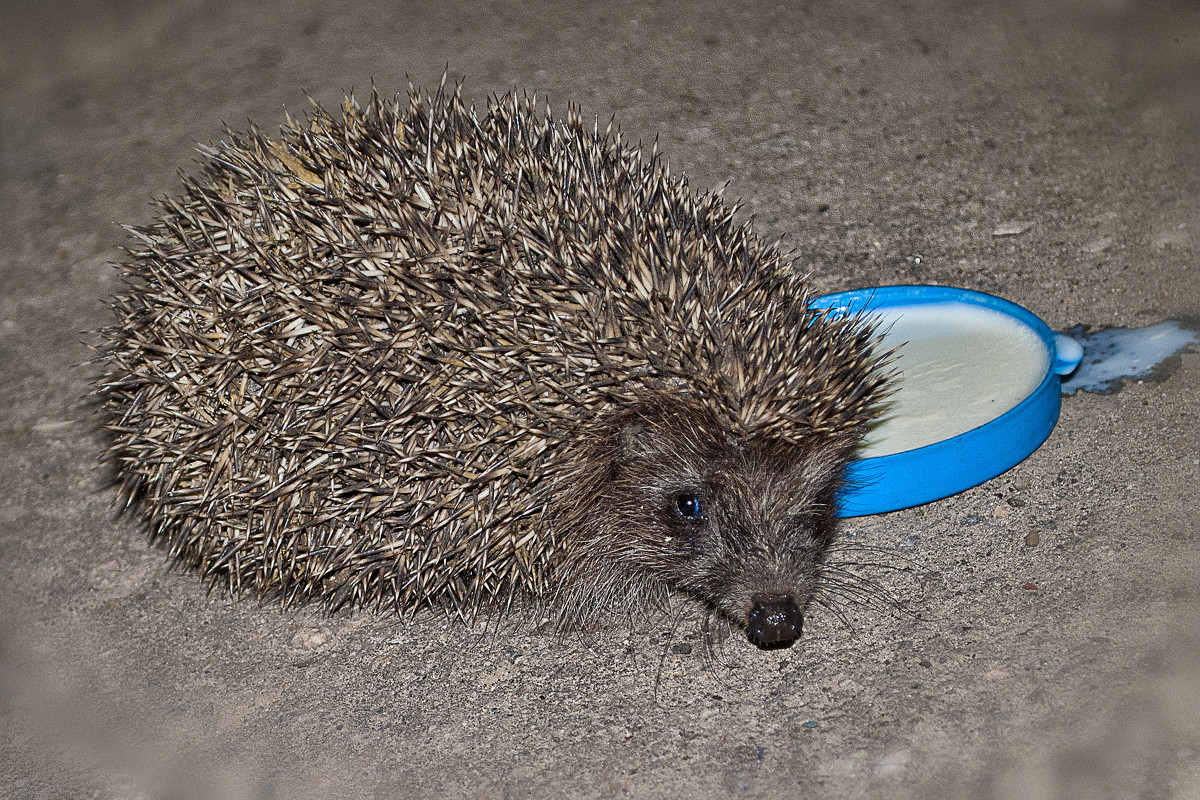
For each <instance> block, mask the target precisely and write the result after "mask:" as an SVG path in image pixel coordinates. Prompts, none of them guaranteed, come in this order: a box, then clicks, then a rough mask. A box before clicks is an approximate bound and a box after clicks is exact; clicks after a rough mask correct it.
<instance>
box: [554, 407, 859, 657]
mask: <svg viewBox="0 0 1200 800" xmlns="http://www.w3.org/2000/svg"><path fill="white" fill-rule="evenodd" d="M856 441H857V437H856V436H855V435H853V434H852V433H849V432H846V433H843V434H842V435H829V434H821V435H815V434H814V435H810V436H807V437H803V438H801V439H799V440H786V439H782V438H779V437H775V436H770V435H751V436H746V435H745V434H744V433H742V432H740V431H738V430H737V429H736V428H735V426H734V425H733V424H732V423H731V421H730V420H729V418H728V416H727V415H725V414H720V413H715V412H714V411H713V410H712V409H710V408H707V407H705V405H704V404H703V403H702V402H700V401H698V400H695V399H689V398H686V397H683V398H680V397H668V396H660V397H655V398H647V399H646V400H644V401H643V402H642V403H639V404H638V405H636V406H634V407H632V408H627V409H624V410H622V411H621V412H619V413H615V414H613V415H611V416H610V417H609V418H608V419H605V420H603V421H602V422H601V423H600V424H598V426H597V428H596V430H595V432H594V433H593V435H592V436H591V437H589V439H588V441H587V442H586V443H585V444H584V445H583V446H584V447H585V448H586V450H587V451H588V452H586V454H585V458H584V459H583V460H584V461H585V462H586V463H588V464H591V465H593V468H594V470H595V472H594V474H593V475H592V476H590V477H591V480H590V481H589V480H582V481H579V482H578V483H577V484H576V491H571V492H560V494H562V495H564V496H566V497H570V498H572V499H571V500H570V501H569V502H572V503H573V504H574V505H575V509H576V513H570V512H566V513H564V514H563V518H567V519H570V520H571V521H570V524H569V525H566V526H563V531H564V532H563V535H564V538H565V539H566V547H565V549H566V553H567V556H566V558H565V569H564V571H563V573H562V576H561V584H560V589H559V592H560V594H561V595H562V596H561V597H560V599H561V601H562V602H561V603H560V604H559V605H560V608H561V609H562V613H563V614H565V615H566V617H565V622H566V624H567V625H568V626H572V625H576V624H585V623H586V622H587V620H588V618H589V617H590V616H592V615H594V614H599V613H607V612H613V611H618V612H620V611H631V610H637V609H638V608H639V607H641V606H643V605H645V604H646V603H653V602H661V601H662V600H664V599H665V598H666V597H667V595H669V594H671V593H682V594H684V595H687V596H689V597H691V598H692V599H695V600H698V601H700V602H701V603H703V604H704V605H705V606H707V607H708V608H709V609H711V610H713V611H715V612H717V613H718V614H720V615H721V616H723V617H724V618H725V619H727V620H728V621H730V622H732V623H733V624H735V625H737V626H739V627H741V628H743V629H745V630H746V632H747V635H748V636H749V638H750V639H751V641H753V642H754V643H755V644H757V645H759V646H760V647H764V648H771V647H782V646H788V645H790V644H792V643H793V642H794V641H795V640H796V639H798V638H799V636H800V633H801V627H802V621H803V614H804V611H805V609H806V607H807V605H808V604H809V602H810V600H811V599H812V598H813V595H814V592H815V591H816V588H817V584H818V581H819V579H820V571H821V565H822V562H823V559H824V556H825V552H826V550H827V548H828V546H829V544H830V542H831V540H832V537H833V531H834V523H835V517H836V505H835V503H836V494H837V491H838V489H839V488H840V486H841V478H842V471H843V468H844V466H845V464H846V462H847V460H848V459H849V457H850V454H851V452H852V450H853V447H854V445H855V443H856Z"/></svg>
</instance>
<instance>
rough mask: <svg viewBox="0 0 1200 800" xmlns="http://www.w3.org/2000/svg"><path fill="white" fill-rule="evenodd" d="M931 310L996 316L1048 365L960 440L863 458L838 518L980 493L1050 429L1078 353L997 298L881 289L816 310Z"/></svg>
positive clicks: (946, 290) (845, 295) (849, 478)
mask: <svg viewBox="0 0 1200 800" xmlns="http://www.w3.org/2000/svg"><path fill="white" fill-rule="evenodd" d="M931 303H963V304H967V305H974V306H982V307H984V308H987V309H990V310H992V311H998V312H1000V313H1002V314H1004V315H1006V316H1008V317H1011V318H1012V319H1014V320H1016V321H1017V322H1019V323H1021V324H1023V325H1025V326H1026V327H1028V328H1030V329H1032V330H1033V331H1034V332H1035V333H1036V334H1037V336H1038V338H1039V339H1040V340H1041V341H1042V343H1043V344H1044V345H1045V347H1046V350H1047V353H1048V355H1049V358H1048V359H1047V364H1048V366H1047V368H1046V373H1045V375H1043V377H1042V380H1041V382H1040V383H1039V384H1038V386H1037V388H1036V389H1034V390H1033V391H1032V392H1031V393H1030V394H1029V395H1028V396H1026V397H1025V399H1024V400H1022V401H1021V402H1019V403H1018V404H1017V405H1016V406H1015V407H1013V408H1011V409H1009V410H1008V411H1006V412H1004V413H1003V414H1001V415H999V416H998V417H995V418H994V419H992V420H990V421H988V422H985V423H984V424H982V425H979V426H978V427H976V428H973V429H971V430H969V431H967V432H966V433H961V434H958V435H957V436H951V437H949V438H946V439H942V440H941V441H937V442H934V443H933V444H929V445H925V446H924V447H917V448H914V449H912V450H904V451H901V452H899V453H891V454H889V455H884V456H875V457H871V458H861V459H859V460H858V461H854V462H852V463H851V464H850V466H849V468H848V470H847V473H846V488H845V489H844V490H843V491H842V494H841V496H840V497H839V508H838V513H839V516H842V517H861V516H865V515H867V514H882V513H884V512H887V511H896V510H898V509H901V508H909V507H911V506H919V505H921V504H922V503H929V502H932V501H934V500H940V499H942V498H943V497H949V496H950V495H952V494H957V493H958V492H961V491H964V490H966V489H969V488H971V487H972V486H978V485H979V484H981V483H983V482H984V481H987V480H990V479H992V478H994V477H996V476H997V475H1000V474H1001V473H1003V472H1007V471H1008V470H1009V469H1011V468H1012V467H1014V466H1016V465H1017V464H1019V463H1021V462H1022V461H1024V460H1025V459H1026V458H1027V457H1028V456H1029V455H1030V454H1031V453H1032V452H1033V451H1034V450H1037V449H1038V447H1039V446H1041V444H1042V442H1044V441H1046V438H1047V437H1048V436H1049V435H1050V432H1051V431H1053V430H1054V425H1055V423H1056V422H1058V412H1059V408H1060V406H1061V403H1062V393H1061V390H1060V384H1061V377H1060V376H1062V375H1066V374H1068V373H1070V372H1072V371H1073V370H1074V369H1075V367H1076V366H1078V364H1079V361H1080V359H1081V358H1082V357H1083V348H1082V347H1080V345H1079V343H1078V342H1076V341H1075V340H1073V339H1071V338H1070V337H1068V336H1063V335H1062V334H1058V333H1055V332H1054V331H1052V330H1050V328H1049V327H1048V326H1047V325H1046V323H1045V322H1043V321H1042V320H1041V319H1039V318H1038V317H1037V315H1036V314H1034V313H1033V312H1031V311H1029V310H1028V309H1025V308H1022V307H1021V306H1019V305H1017V304H1016V303H1010V302H1009V301H1007V300H1003V299H1001V298H999V297H996V296H994V295H990V294H984V293H983V292H975V291H972V290H970V289H955V288H950V287H946V286H879V287H875V288H871V289H856V290H854V291H849V292H838V293H837V294H830V295H825V296H824V297H818V298H816V299H815V300H814V301H813V307H815V308H827V309H830V310H832V311H834V312H835V313H841V314H854V313H859V312H864V311H868V312H869V311H884V310H886V311H888V312H890V313H897V312H901V313H902V309H904V308H906V307H918V306H923V305H928V304H931Z"/></svg>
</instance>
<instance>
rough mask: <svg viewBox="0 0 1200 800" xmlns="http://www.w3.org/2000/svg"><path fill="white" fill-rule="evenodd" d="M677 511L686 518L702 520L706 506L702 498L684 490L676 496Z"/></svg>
mask: <svg viewBox="0 0 1200 800" xmlns="http://www.w3.org/2000/svg"><path fill="white" fill-rule="evenodd" d="M675 511H676V513H678V514H679V516H681V517H683V518H684V519H686V520H692V521H697V522H698V521H700V520H702V519H704V508H703V507H702V506H701V505H700V498H699V497H697V496H696V495H695V494H694V493H693V492H683V493H681V494H678V495H676V496H675Z"/></svg>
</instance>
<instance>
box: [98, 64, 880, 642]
mask: <svg viewBox="0 0 1200 800" xmlns="http://www.w3.org/2000/svg"><path fill="white" fill-rule="evenodd" d="M224 137H225V138H224V139H223V140H222V141H221V142H220V143H219V144H217V145H215V146H201V147H200V151H201V154H202V164H201V169H200V170H199V171H198V172H197V173H196V174H194V175H192V176H186V175H185V176H184V177H183V193H182V196H180V197H178V198H174V199H172V198H168V199H162V200H159V201H158V207H157V209H156V214H155V216H154V218H153V220H152V222H151V224H149V225H146V226H138V227H130V228H129V229H128V230H129V231H130V232H131V235H132V236H133V237H134V239H135V242H134V244H132V245H131V246H130V247H129V248H128V249H127V251H126V253H127V255H126V261H125V263H123V264H122V265H120V268H121V269H122V270H123V279H124V288H123V289H122V290H121V292H122V293H121V294H119V295H118V296H117V297H116V298H114V300H113V301H112V306H113V310H114V312H115V317H116V321H115V322H114V323H113V324H111V325H110V326H109V327H107V328H105V329H104V330H103V331H101V332H100V339H101V343H100V345H99V346H98V347H99V350H100V361H101V363H102V365H103V367H102V375H101V376H100V378H99V381H98V386H97V390H96V391H97V395H98V397H99V400H100V406H101V410H102V413H103V415H104V420H103V423H102V424H103V427H104V428H105V429H106V431H107V434H108V436H107V449H106V451H105V453H104V456H103V458H104V460H106V461H107V462H108V463H109V464H110V465H111V467H112V469H113V472H114V475H115V478H116V481H117V482H118V484H119V493H118V494H119V498H120V501H119V502H120V505H121V507H122V508H128V507H131V506H132V507H135V508H136V509H137V510H138V513H139V515H140V516H141V517H142V518H143V520H144V522H145V524H146V525H147V526H148V529H149V531H150V535H151V537H152V539H154V540H158V541H162V542H165V543H166V547H167V550H168V551H169V553H170V555H171V556H172V557H174V558H175V559H176V560H177V561H178V562H181V563H183V564H186V565H189V566H191V567H195V568H197V569H198V570H199V572H200V573H201V574H202V575H203V576H204V577H205V578H206V579H207V580H208V581H209V582H210V585H211V586H219V587H222V588H223V589H224V590H227V591H228V592H230V593H232V594H235V595H236V594H241V593H246V592H249V593H254V594H256V595H258V596H260V597H264V598H276V599H278V600H280V601H282V602H283V603H284V604H285V605H291V604H295V603H303V602H312V603H319V604H320V605H321V606H323V607H324V608H325V609H327V610H328V611H330V612H333V611H337V610H338V609H342V608H360V607H369V608H374V609H385V610H386V609H390V610H394V611H396V612H399V613H401V614H412V613H416V612H417V611H419V610H421V609H428V608H441V609H445V610H448V611H450V612H451V613H456V614H459V615H462V616H463V617H464V619H465V618H474V615H476V614H478V613H479V612H480V611H481V610H483V609H492V610H494V611H496V612H497V613H499V614H501V615H502V614H503V613H504V612H507V611H509V610H511V609H512V608H514V606H516V607H521V608H535V609H542V610H543V611H544V613H545V615H548V616H549V618H551V619H555V620H557V623H556V624H557V625H559V626H561V627H562V628H563V629H581V628H584V627H585V626H587V625H590V624H592V623H594V622H595V621H597V620H598V619H600V618H602V617H606V616H611V615H614V614H616V615H626V614H632V613H640V612H643V611H647V610H650V609H653V608H655V607H661V606H662V605H663V604H665V603H669V602H671V601H672V598H676V597H683V598H690V599H691V600H693V601H697V602H698V603H700V604H701V605H702V606H703V607H704V609H705V611H706V613H707V614H708V615H709V618H713V617H715V618H718V619H723V620H725V621H726V622H727V623H728V624H730V625H731V626H733V627H735V628H741V629H743V630H744V631H745V634H746V636H747V637H748V639H749V640H750V641H751V642H753V643H754V644H756V645H758V646H759V647H762V648H764V649H766V648H775V647H785V646H788V645H791V644H792V643H793V642H795V641H796V640H797V639H798V638H799V637H800V635H801V632H802V626H803V621H804V614H805V613H806V610H807V608H808V606H809V604H810V602H812V601H813V600H814V598H815V597H816V598H819V596H820V594H821V590H822V586H823V585H824V581H826V580H827V579H826V578H824V577H823V576H824V572H825V567H826V556H827V554H828V552H829V549H830V546H831V543H832V542H833V541H834V538H835V532H836V518H837V495H838V492H839V490H840V488H841V486H842V484H843V480H844V477H843V473H844V469H845V467H846V465H847V464H848V463H849V461H850V460H851V459H852V458H853V457H854V451H855V448H856V447H857V446H858V444H859V442H860V440H861V438H862V436H863V434H864V432H865V430H866V428H867V426H869V424H870V423H871V421H872V419H874V418H875V416H876V415H877V413H878V409H879V406H880V403H881V401H882V399H883V397H884V396H885V394H886V391H887V384H888V380H889V379H888V375H887V370H886V368H885V366H886V365H885V361H886V355H881V354H880V352H879V347H878V346H877V345H878V343H879V338H878V334H877V332H876V331H875V330H874V329H873V327H872V325H871V323H870V321H869V320H866V319H863V318H861V317H858V316H854V315H844V314H843V315H839V314H836V313H830V312H827V311H822V310H818V309H816V308H814V306H813V304H812V291H811V286H810V284H809V281H808V276H807V275H805V274H802V273H801V272H800V271H799V270H798V269H797V268H796V265H795V263H794V262H793V260H791V259H790V258H789V256H788V255H787V254H786V253H785V252H784V251H783V250H782V249H781V248H780V247H779V245H778V244H777V243H766V242H764V241H763V240H762V239H760V238H759V237H758V236H757V235H756V234H755V233H754V232H753V230H752V227H751V226H752V222H753V221H752V220H751V221H746V222H740V221H737V220H735V215H736V214H737V206H730V205H727V204H726V203H725V202H724V200H723V199H722V196H721V192H720V191H712V192H696V191H693V190H692V189H690V188H689V186H688V183H687V181H686V179H683V178H680V177H676V176H674V175H672V174H671V172H670V169H669V166H668V164H667V163H666V162H665V160H664V159H663V158H662V157H661V156H660V154H659V153H658V147H657V142H656V143H655V145H654V147H653V148H652V149H651V151H650V152H649V153H648V154H647V153H646V152H645V151H644V149H643V148H642V147H641V146H640V145H630V144H627V143H626V141H625V140H624V139H623V138H622V135H621V132H620V129H619V128H615V126H614V125H613V123H612V122H610V123H609V124H608V125H607V126H606V127H603V128H602V127H601V125H600V123H599V121H598V119H596V120H594V121H593V122H592V123H591V124H590V125H589V124H587V123H585V122H584V120H583V116H582V113H581V111H580V109H579V107H578V106H575V105H572V106H570V107H569V109H568V113H567V115H566V116H565V118H556V117H554V116H553V115H552V113H551V111H550V108H549V105H548V104H547V103H545V102H542V101H539V100H538V99H537V97H536V96H530V95H529V94H527V93H522V92H518V91H516V90H514V91H511V92H509V93H507V94H504V95H503V96H491V97H489V98H488V100H487V102H486V107H484V108H482V109H477V108H476V106H475V105H474V104H473V103H468V102H467V101H465V100H464V99H463V97H462V87H461V84H458V83H454V84H452V86H450V87H447V86H446V81H445V80H443V82H442V85H441V86H440V87H438V88H437V89H436V90H434V91H432V92H426V91H422V90H419V89H414V88H413V87H412V86H411V85H410V86H409V90H408V93H407V96H405V95H404V94H400V95H397V96H395V97H392V98H390V99H388V98H385V97H382V96H381V95H380V94H379V93H378V92H377V91H376V90H374V89H372V91H371V94H370V97H369V100H367V101H365V102H363V103H362V104H360V103H359V102H358V101H356V100H355V99H354V97H353V95H352V94H351V95H350V96H348V97H347V98H346V99H345V100H344V102H343V108H342V109H341V113H340V114H333V113H330V112H328V111H326V110H324V109H323V108H322V107H321V106H319V105H318V104H316V103H313V108H312V109H311V110H310V111H309V112H308V113H307V114H305V115H301V116H300V117H293V116H292V115H291V114H287V115H286V116H285V122H284V124H283V125H282V126H281V127H280V133H279V135H278V136H276V137H274V138H271V137H269V136H267V135H265V134H264V133H263V132H262V131H261V130H260V129H259V128H257V127H256V126H255V125H253V123H251V124H250V125H249V127H248V128H247V129H245V130H244V131H242V132H234V131H233V130H231V129H228V128H226V129H225V134H224ZM543 618H546V617H545V616H543Z"/></svg>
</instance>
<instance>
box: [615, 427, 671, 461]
mask: <svg viewBox="0 0 1200 800" xmlns="http://www.w3.org/2000/svg"><path fill="white" fill-rule="evenodd" d="M616 445H617V460H618V461H620V462H622V463H627V462H630V461H633V460H635V459H638V458H645V457H646V456H651V455H654V454H656V453H661V452H662V450H663V446H662V442H661V441H659V438H658V436H657V435H656V434H655V432H654V429H653V428H652V427H651V426H650V425H647V424H646V423H645V422H644V421H642V420H631V421H629V422H627V423H625V424H624V425H622V426H621V427H620V429H619V430H618V431H617V436H616Z"/></svg>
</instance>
